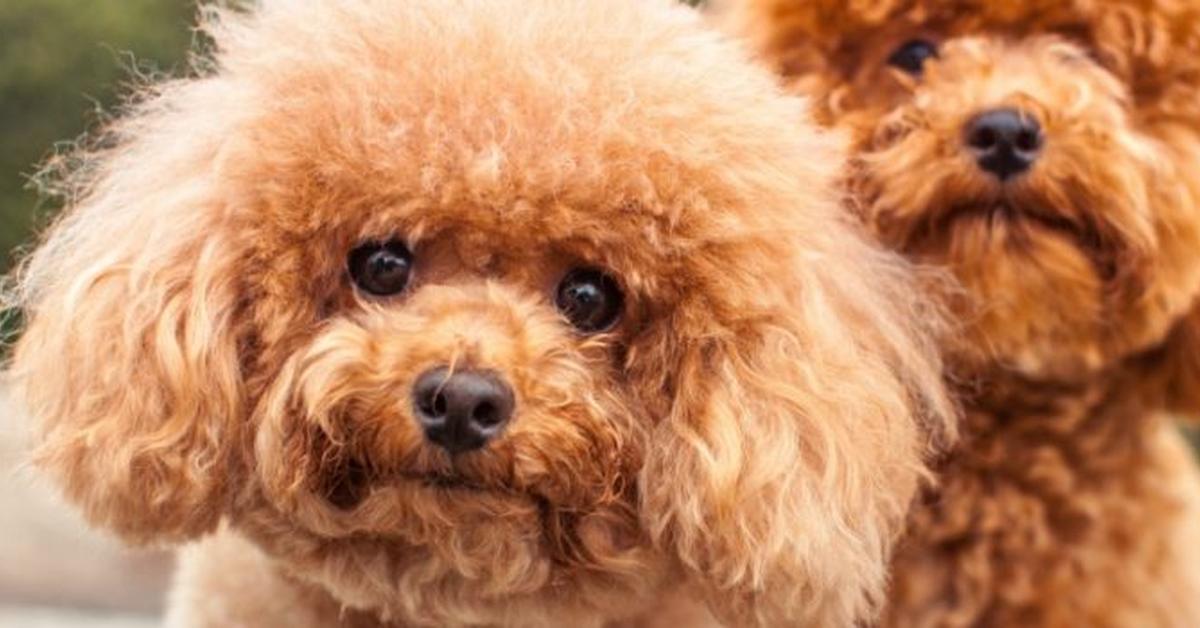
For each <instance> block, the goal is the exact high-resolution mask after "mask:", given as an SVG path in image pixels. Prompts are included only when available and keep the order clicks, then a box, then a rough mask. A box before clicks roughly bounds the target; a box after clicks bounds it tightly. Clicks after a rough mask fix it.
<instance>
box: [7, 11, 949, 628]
mask: <svg viewBox="0 0 1200 628" xmlns="http://www.w3.org/2000/svg"><path fill="white" fill-rule="evenodd" d="M260 4H261V6H259V7H257V8H256V9H253V10H251V11H248V12H241V11H238V10H235V9H229V8H219V7H212V6H210V7H207V8H205V9H204V10H203V11H202V15H203V16H204V21H203V29H204V30H205V32H206V33H207V34H208V35H209V36H210V37H211V45H210V46H208V47H209V48H210V49H211V54H210V55H209V56H207V57H206V58H205V59H204V60H202V62H201V63H198V64H197V72H196V75H195V76H194V77H192V78H188V79H183V80H177V81H173V82H168V83H165V84H161V85H156V86H150V87H147V88H146V89H145V90H143V92H142V94H141V96H142V97H141V98H140V99H139V100H138V101H137V102H135V103H134V104H132V105H131V106H130V108H129V110H128V111H126V112H125V113H124V115H122V116H120V117H119V118H118V119H117V120H116V121H115V122H114V123H112V124H111V125H110V126H109V127H108V128H107V129H106V130H105V133H104V134H103V135H102V136H101V137H99V138H98V139H96V140H94V141H92V142H90V143H89V146H90V147H89V148H85V149H83V150H81V151H80V152H79V153H77V154H75V155H72V156H70V158H66V159H63V160H59V161H61V162H63V167H62V168H60V170H65V171H64V172H60V173H59V176H58V177H57V178H56V179H53V180H51V181H50V184H51V185H54V186H57V188H58V189H59V191H61V192H62V193H64V194H65V195H66V203H67V205H68V207H67V209H66V212H65V214H64V216H63V217H62V218H61V219H60V220H59V221H58V223H57V224H56V225H55V226H54V228H53V229H52V230H51V231H50V232H49V233H48V235H47V236H46V238H45V240H44V241H43V243H42V244H41V245H40V246H39V248H38V249H37V250H36V251H35V252H34V253H33V255H32V257H31V258H30V259H29V260H28V262H27V263H26V264H25V266H24V269H23V271H22V273H21V274H20V277H19V280H18V284H19V289H18V291H17V298H18V299H19V300H20V302H21V304H22V305H23V307H24V309H25V312H26V318H27V320H28V324H27V329H26V330H25V331H24V334H23V337H22V338H21V339H20V341H19V343H18V345H17V347H16V349H15V354H14V357H13V361H12V364H11V374H12V377H13V378H14V380H15V383H16V387H17V390H18V392H19V393H20V396H21V398H22V399H23V400H24V403H25V404H26V406H27V408H28V410H29V413H30V415H31V416H32V417H34V419H35V420H36V421H37V422H38V423H39V425H40V426H41V440H40V449H39V451H38V452H37V454H36V457H37V460H38V461H39V463H40V464H41V466H42V467H44V468H45V469H46V470H48V471H49V472H50V474H52V476H53V477H54V478H55V479H56V480H57V482H58V483H59V484H60V485H61V487H62V488H63V490H64V492H65V494H66V496H67V497H68V498H69V499H70V500H71V501H73V502H74V503H76V504H78V505H79V506H80V507H81V508H82V510H83V511H84V512H85V513H86V515H87V516H88V517H89V519H90V520H91V521H92V522H93V523H95V524H97V525H99V526H103V527H105V528H108V529H111V530H113V531H115V532H117V533H119V534H120V535H122V536H123V537H124V538H126V539H129V540H131V541H134V542H159V543H164V542H166V543H174V542H185V541H193V540H197V539H202V540H201V541H200V542H199V544H196V545H194V546H192V547H191V548H190V549H189V550H188V551H187V552H186V553H185V555H184V564H183V566H182V571H181V573H180V576H179V579H178V582H177V584H176V590H175V592H174V595H173V597H172V600H171V610H170V621H171V622H172V623H174V624H176V625H185V626H264V625H279V626H284V625H286V626H331V625H345V626H523V627H524V626H573V627H574V626H584V627H586V626H601V625H618V624H619V625H663V624H664V623H666V622H669V621H675V620H671V619H669V618H678V617H689V616H690V617H692V618H694V619H693V620H688V621H695V622H699V621H702V619H700V618H705V612H707V611H705V608H704V607H705V606H707V607H710V608H711V612H712V614H713V616H715V617H716V618H719V619H721V620H723V621H724V622H725V623H726V624H727V625H730V626H783V625H787V626H802V625H812V626H847V625H851V624H852V623H854V622H856V621H862V620H869V618H870V617H871V616H872V613H873V612H876V611H877V610H878V608H879V607H880V605H881V604H882V594H883V593H882V592H883V589H884V587H885V581H886V571H887V564H888V557H889V555H890V549H891V547H892V545H893V542H894V540H895V538H896V537H898V535H899V533H900V532H901V531H902V530H903V525H904V519H905V515H906V512H907V511H908V509H909V507H910V504H911V501H912V499H913V498H914V497H915V496H916V495H917V492H918V488H919V485H920V483H921V481H922V478H924V477H926V476H927V474H928V471H927V468H926V465H925V461H926V457H927V455H928V454H929V453H930V451H931V450H932V449H933V448H934V447H936V446H938V445H939V444H940V443H944V442H947V441H948V439H949V438H950V437H951V436H952V434H953V430H954V414H955V408H954V404H953V402H952V401H951V400H950V398H949V395H948V394H947V393H946V391H945V389H944V386H943V377H942V376H943V373H942V367H941V364H940V356H939V350H938V344H939V343H938V342H937V341H935V340H934V336H935V335H936V334H938V333H939V332H938V330H937V327H938V325H937V324H936V323H933V322H931V321H933V320H936V317H935V316H934V313H935V308H932V307H930V306H928V305H926V304H925V303H923V302H922V300H921V297H920V290H918V289H916V288H915V287H914V285H915V284H914V282H915V281H916V279H915V278H914V274H913V271H912V268H911V267H910V265H909V263H908V262H906V261H904V260H903V258H902V257H901V256H898V255H895V254H893V253H888V252H886V251H884V250H882V248H880V247H877V246H876V245H873V244H871V243H870V238H869V236H868V235H867V234H866V232H865V230H863V229H862V228H861V225H857V224H856V221H855V220H854V219H853V217H851V216H848V215H846V214H845V213H844V212H843V210H842V208H841V206H840V204H839V201H838V195H839V192H838V191H837V186H836V177H837V174H838V169H839V163H840V160H839V152H838V148H837V146H836V143H835V142H833V141H832V140H830V139H829V138H828V137H826V136H825V135H824V134H823V133H822V132H820V131H816V130H814V129H813V128H811V127H810V126H809V125H805V124H803V123H802V120H803V119H804V118H805V116H806V115H807V114H806V113H805V111H804V109H803V103H802V102H800V101H799V100H795V99H793V98H791V97H788V96H785V95H784V94H783V93H782V90H780V89H779V88H778V87H777V86H776V80H775V78H774V77H773V76H772V75H771V74H770V73H769V72H767V71H765V70H764V69H756V68H755V67H754V65H753V64H752V63H751V61H750V60H749V58H748V57H747V56H746V55H745V54H744V53H742V52H740V48H739V47H738V46H737V45H735V44H732V43H730V42H728V41H726V40H725V39H723V38H722V37H721V36H719V35H717V34H715V33H713V32H711V31H710V30H707V29H705V28H704V25H703V23H702V20H701V19H700V18H699V17H698V16H697V15H696V14H695V13H694V11H692V10H691V9H688V8H687V7H683V6H680V5H676V4H675V3H673V2H669V1H667V0H653V1H646V2H643V1H633V0H607V1H597V0H426V1H423V2H411V1H405V0H345V1H341V2H324V1H319V0H266V1H265V2H262V3H260ZM786 120H794V121H795V124H791V123H786V122H782V121H786ZM860 231H861V233H860ZM711 619H713V618H712V617H708V618H705V619H703V621H709V620H711ZM693 625H698V624H693Z"/></svg>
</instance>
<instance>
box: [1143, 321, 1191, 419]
mask: <svg viewBox="0 0 1200 628" xmlns="http://www.w3.org/2000/svg"><path fill="white" fill-rule="evenodd" d="M1151 362H1152V364H1151V365H1150V367H1149V368H1150V370H1151V380H1152V381H1155V382H1156V383H1157V385H1158V386H1160V387H1161V390H1162V392H1163V395H1164V397H1165V406H1166V409H1167V410H1168V411H1170V412H1172V413H1175V414H1176V415H1177V416H1178V417H1179V418H1181V419H1183V420H1186V421H1188V422H1190V423H1194V422H1196V421H1198V420H1200V305H1194V306H1192V310H1191V311H1190V312H1188V315H1187V317H1185V318H1184V319H1183V320H1181V321H1180V322H1178V323H1176V325H1175V328H1174V329H1172V330H1171V333H1170V335H1168V336H1167V339H1166V340H1165V341H1163V344H1162V349H1161V353H1160V354H1159V355H1158V356H1157V357H1156V358H1152V360H1151Z"/></svg>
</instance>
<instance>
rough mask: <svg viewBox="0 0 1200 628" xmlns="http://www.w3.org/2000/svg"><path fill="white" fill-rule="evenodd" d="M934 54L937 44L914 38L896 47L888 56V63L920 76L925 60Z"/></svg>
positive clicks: (935, 53)
mask: <svg viewBox="0 0 1200 628" xmlns="http://www.w3.org/2000/svg"><path fill="white" fill-rule="evenodd" d="M936 56H938V49H937V44H934V43H932V42H929V41H926V40H924V39H914V40H912V41H908V42H905V43H904V44H903V45H901V46H900V47H899V48H897V49H896V51H895V52H893V53H892V56H890V57H888V64H889V65H893V66H895V67H897V68H900V69H901V70H904V71H905V72H908V73H909V74H912V75H913V76H920V74H921V73H922V72H924V71H925V62H926V61H928V60H930V59H932V58H934V57H936Z"/></svg>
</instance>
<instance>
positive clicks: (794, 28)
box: [721, 0, 1200, 627]
mask: <svg viewBox="0 0 1200 628" xmlns="http://www.w3.org/2000/svg"><path fill="white" fill-rule="evenodd" d="M723 11H724V13H722V14H721V19H723V20H727V23H728V24H729V25H731V26H732V28H735V29H737V30H738V31H739V32H740V33H743V34H745V35H746V36H747V37H748V38H749V39H750V41H751V42H752V46H753V47H754V48H755V50H756V51H757V52H759V53H760V54H761V55H762V57H763V58H764V59H765V60H766V61H767V62H769V63H770V64H772V65H773V67H774V68H775V69H776V70H778V72H779V73H781V74H782V76H783V77H785V80H786V82H787V84H788V85H789V86H790V87H791V88H792V89H794V90H795V91H797V92H802V93H805V94H809V95H810V96H812V97H813V98H814V101H815V104H814V107H815V108H816V113H817V116H818V117H819V118H820V119H821V121H822V122H824V123H826V124H829V125H831V126H834V127H836V128H838V129H840V130H841V131H842V132H843V133H844V134H845V136H846V137H847V138H848V140H849V142H850V144H851V149H852V150H851V153H852V156H851V162H850V166H849V168H848V171H847V175H846V176H845V180H846V185H847V187H848V189H849V191H850V192H851V193H852V194H851V196H852V197H853V202H855V203H856V204H857V205H856V208H857V210H858V211H859V212H861V214H862V216H863V218H864V219H865V220H866V222H867V223H868V224H869V225H870V226H871V227H873V229H874V231H875V232H876V233H877V234H878V236H879V238H880V239H881V240H882V241H883V242H884V243H886V244H887V245H889V246H890V247H893V248H894V249H896V250H899V251H901V252H903V253H905V254H906V255H908V256H909V257H910V258H911V259H913V260H917V261H919V262H921V263H926V264H931V265H935V266H940V267H944V268H947V269H948V270H949V271H950V272H951V273H952V274H953V275H954V276H955V277H956V278H957V280H958V283H959V284H960V287H959V288H958V289H957V290H956V291H949V290H937V291H936V293H938V294H941V295H942V297H944V299H943V300H944V302H945V305H946V307H948V308H949V309H950V310H951V311H952V312H953V313H954V315H955V317H956V319H957V320H958V321H959V322H960V323H961V325H962V328H963V329H962V332H963V333H962V334H961V335H960V336H957V337H954V336H952V337H950V338H952V339H954V338H957V339H956V340H952V341H951V342H947V344H946V356H947V362H948V364H949V367H950V369H951V370H952V372H954V374H955V375H956V376H957V379H958V381H960V382H962V383H963V384H964V395H965V396H964V400H965V401H964V403H965V405H966V406H967V409H966V410H967V415H968V416H967V419H966V422H965V426H964V439H963V441H962V442H961V444H960V446H959V447H958V448H957V449H956V450H955V452H954V453H953V454H952V455H950V456H949V457H948V458H947V459H946V460H945V462H944V463H943V464H942V466H941V468H940V472H941V486H940V490H938V491H937V492H936V493H935V494H932V495H930V496H929V498H928V500H927V501H926V502H925V503H924V504H923V505H922V506H920V507H918V508H917V509H916V510H915V512H914V513H913V514H912V518H911V524H910V529H909V533H908V538H907V540H906V541H905V542H904V543H903V544H902V549H901V550H900V552H899V554H898V557H897V558H896V560H895V564H894V569H893V574H892V579H893V586H892V590H891V592H890V602H889V607H888V609H887V611H886V613H885V621H884V625H887V626H922V627H928V626H1127V627H1143V626H1179V627H1184V626H1200V555H1198V553H1197V548H1198V547H1200V475H1198V474H1197V469H1196V465H1195V464H1194V462H1193V461H1192V457H1191V454H1190V452H1189V450H1188V448H1187V446H1186V444H1185V443H1184V441H1183V439H1182V438H1181V437H1180V436H1179V434H1178V433H1177V432H1176V430H1175V428H1174V426H1173V425H1172V424H1171V423H1170V421H1169V420H1168V418H1167V412H1168V411H1171V410H1174V411H1185V412H1196V411H1197V410H1200V403H1198V402H1200V399H1197V390H1200V368H1197V367H1198V366H1200V364H1198V358H1197V356H1200V343H1198V342H1197V341H1198V340H1200V334H1197V329H1198V328H1197V327H1196V324H1197V322H1200V320H1198V319H1200V317H1197V316H1196V314H1195V313H1191V314H1189V312H1190V311H1191V310H1192V308H1193V307H1194V304H1195V301H1196V298H1197V294H1198V292H1200V177H1197V175H1196V172H1197V168H1198V167H1200V4H1197V3H1195V2H1174V1H1168V0H1110V1H1087V0H1020V1H1009V2H990V1H988V2H984V1H982V0H964V1H958V0H954V1H951V0H883V1H880V2H865V1H856V0H850V1H849V2H846V1H838V2H834V1H832V0H808V1H804V0H744V1H742V2H739V3H736V4H733V5H726V6H725V7H723Z"/></svg>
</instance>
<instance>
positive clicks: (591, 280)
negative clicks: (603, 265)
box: [554, 268, 625, 333]
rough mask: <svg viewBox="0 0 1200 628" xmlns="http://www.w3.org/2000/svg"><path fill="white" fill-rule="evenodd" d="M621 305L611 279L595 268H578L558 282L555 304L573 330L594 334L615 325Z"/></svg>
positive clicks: (620, 295)
mask: <svg viewBox="0 0 1200 628" xmlns="http://www.w3.org/2000/svg"><path fill="white" fill-rule="evenodd" d="M624 302H625V298H624V295H622V294H621V288H620V286H618V285H617V282H616V280H614V279H613V278H612V277H609V276H608V275H607V274H605V273H604V272H602V271H599V270H596V269H594V268H577V269H575V270H572V271H571V272H569V273H567V276H566V277H563V280H562V281H561V282H559V284H558V294H557V295H556V297H555V301H554V304H555V305H556V306H558V309H559V311H560V312H562V313H563V316H566V317H567V320H569V321H571V324H572V325H574V326H575V328H576V329H578V330H579V331H582V332H586V333H596V332H601V331H605V330H607V329H609V328H611V327H612V326H613V325H614V324H615V323H616V322H617V319H618V318H620V317H621V309H622V307H623V305H624Z"/></svg>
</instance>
